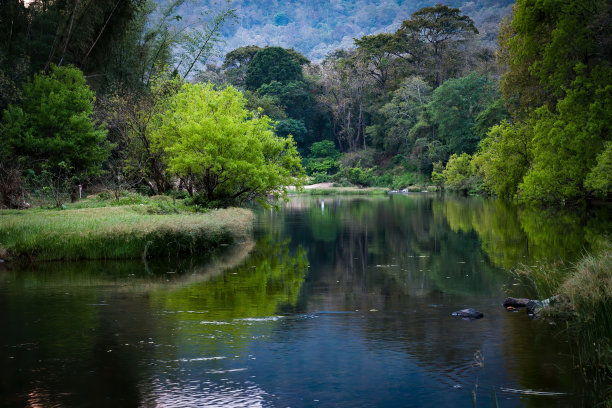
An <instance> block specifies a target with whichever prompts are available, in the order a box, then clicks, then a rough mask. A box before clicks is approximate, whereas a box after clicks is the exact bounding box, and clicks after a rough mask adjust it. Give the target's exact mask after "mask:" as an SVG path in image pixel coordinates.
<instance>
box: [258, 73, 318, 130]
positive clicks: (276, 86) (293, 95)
mask: <svg viewBox="0 0 612 408" xmlns="http://www.w3.org/2000/svg"><path fill="white" fill-rule="evenodd" d="M257 93H258V94H259V95H261V96H271V97H273V98H274V99H276V100H277V101H278V104H279V105H280V106H281V107H282V108H283V110H284V111H285V113H286V114H287V116H289V117H291V118H294V119H299V120H302V121H303V122H306V121H307V119H308V117H309V116H310V113H311V112H310V111H311V110H312V100H311V95H310V92H308V87H307V84H306V83H305V82H304V81H289V82H284V83H283V82H279V81H271V82H269V83H266V84H263V85H262V86H260V87H259V89H258V90H257Z"/></svg>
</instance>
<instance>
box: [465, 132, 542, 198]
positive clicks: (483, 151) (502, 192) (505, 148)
mask: <svg viewBox="0 0 612 408" xmlns="http://www.w3.org/2000/svg"><path fill="white" fill-rule="evenodd" d="M531 144H532V142H531V132H530V128H529V126H528V125H525V124H522V123H517V124H511V123H509V122H507V121H503V122H502V123H501V124H499V125H497V126H493V127H492V128H491V130H490V131H489V133H488V135H487V136H486V137H485V138H484V139H483V140H482V142H481V143H480V152H479V153H478V154H477V155H476V156H475V160H476V162H477V163H478V166H479V167H480V168H481V169H482V171H483V173H484V177H485V180H486V184H487V187H488V188H489V189H491V190H492V191H493V192H494V193H495V194H496V195H497V196H498V197H503V198H514V196H515V194H516V191H517V188H518V185H519V183H520V182H521V181H522V180H523V177H524V176H525V174H526V173H527V171H528V170H529V166H530V165H531V163H532V161H533V153H532V151H531V150H532V146H531Z"/></svg>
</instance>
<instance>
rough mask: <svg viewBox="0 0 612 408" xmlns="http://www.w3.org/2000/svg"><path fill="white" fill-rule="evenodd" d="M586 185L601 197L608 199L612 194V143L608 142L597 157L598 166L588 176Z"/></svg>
mask: <svg viewBox="0 0 612 408" xmlns="http://www.w3.org/2000/svg"><path fill="white" fill-rule="evenodd" d="M584 185H585V187H586V188H588V189H590V190H592V191H594V192H595V194H596V195H597V196H599V197H602V198H606V197H607V196H609V195H610V193H611V192H612V142H610V141H608V142H606V146H605V148H604V150H603V151H602V152H601V153H600V154H599V156H597V160H596V164H595V166H594V167H593V168H592V169H591V172H590V173H589V174H588V175H587V177H586V179H585V181H584Z"/></svg>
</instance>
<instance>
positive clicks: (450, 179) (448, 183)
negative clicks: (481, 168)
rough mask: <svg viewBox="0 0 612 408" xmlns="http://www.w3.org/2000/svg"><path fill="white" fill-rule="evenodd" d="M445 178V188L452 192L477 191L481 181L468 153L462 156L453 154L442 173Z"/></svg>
mask: <svg viewBox="0 0 612 408" xmlns="http://www.w3.org/2000/svg"><path fill="white" fill-rule="evenodd" d="M442 176H443V177H444V188H446V189H448V190H450V191H461V192H463V193H467V192H468V191H471V190H474V189H477V188H478V187H479V186H478V184H479V180H478V177H477V175H476V170H475V168H474V165H473V163H472V158H471V157H470V155H468V154H466V153H462V154H461V155H460V156H457V154H452V155H451V157H450V158H449V159H448V163H446V167H445V169H444V171H443V172H442Z"/></svg>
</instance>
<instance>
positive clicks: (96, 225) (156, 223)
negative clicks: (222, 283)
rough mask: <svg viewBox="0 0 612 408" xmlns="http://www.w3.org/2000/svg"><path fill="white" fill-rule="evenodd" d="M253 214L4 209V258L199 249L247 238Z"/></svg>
mask: <svg viewBox="0 0 612 408" xmlns="http://www.w3.org/2000/svg"><path fill="white" fill-rule="evenodd" d="M252 222H253V214H252V213H251V212H250V211H248V210H244V209H237V208H229V209H222V210H211V211H209V212H206V213H179V214H155V213H153V214H150V213H148V212H147V208H146V207H144V206H117V207H101V208H81V209H68V210H63V211H60V210H42V209H36V210H27V211H0V258H6V259H17V258H26V259H30V260H38V261H49V260H77V259H129V258H139V257H142V256H145V255H146V256H147V257H156V256H166V255H174V254H181V253H188V254H197V253H201V252H202V251H206V250H207V249H210V248H212V247H215V246H217V245H219V244H222V243H231V242H233V241H237V240H243V239H245V238H247V237H248V236H249V235H250V233H251V229H252Z"/></svg>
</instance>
